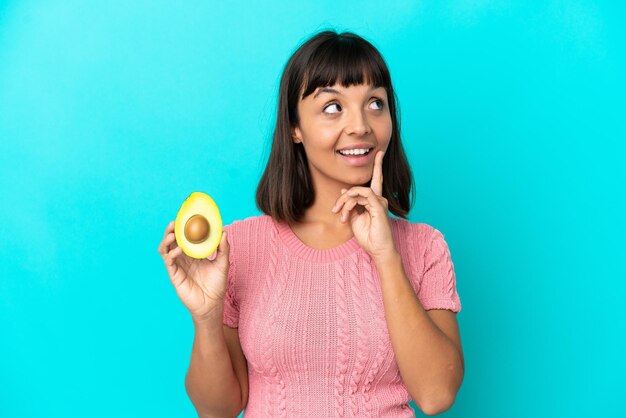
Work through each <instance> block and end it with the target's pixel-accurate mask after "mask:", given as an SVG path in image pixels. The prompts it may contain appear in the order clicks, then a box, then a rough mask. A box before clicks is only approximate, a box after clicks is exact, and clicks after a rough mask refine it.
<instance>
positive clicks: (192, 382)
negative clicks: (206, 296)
mask: <svg viewBox="0 0 626 418" xmlns="http://www.w3.org/2000/svg"><path fill="white" fill-rule="evenodd" d="M222 315H223V306H222V307H220V308H219V309H216V312H215V315H214V316H213V317H211V318H210V319H207V320H206V321H203V322H196V321H194V328H195V336H194V340H193V348H192V351H191V361H190V364H189V370H188V371H187V375H186V376H185V388H186V389H187V394H188V395H189V398H190V399H191V401H192V403H193V404H194V407H195V408H196V411H197V413H198V416H199V417H201V418H209V417H211V418H213V417H237V415H239V413H240V412H241V411H242V410H243V401H242V396H241V393H242V390H241V386H240V384H239V380H238V379H237V376H236V374H235V370H234V368H233V364H232V361H231V358H230V355H229V351H228V346H227V344H226V338H225V336H224V330H223V325H222Z"/></svg>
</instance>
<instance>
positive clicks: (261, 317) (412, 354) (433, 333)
mask: <svg viewBox="0 0 626 418" xmlns="http://www.w3.org/2000/svg"><path fill="white" fill-rule="evenodd" d="M412 185H413V181H412V174H411V171H410V168H409V166H408V163H407V160H406V157H405V154H404V151H403V148H402V144H401V142H400V126H399V123H398V119H397V115H396V103H395V95H394V91H393V87H392V84H391V78H390V75H389V71H388V69H387V66H386V64H385V62H384V60H383V58H382V57H381V55H380V53H379V52H378V51H377V50H376V48H375V47H374V46H372V45H371V44H370V43H369V42H367V41H366V40H364V39H363V38H361V37H359V36H357V35H355V34H352V33H342V34H337V33H335V32H332V31H324V32H321V33H319V34H317V35H315V36H313V37H312V38H311V39H309V40H308V41H306V42H305V43H304V44H303V45H301V46H300V47H299V48H298V49H297V51H296V52H295V53H294V54H293V56H292V57H291V58H290V60H289V61H288V63H287V65H286V67H285V70H284V73H283V76H282V79H281V84H280V92H279V102H278V115H277V121H276V129H275V132H274V138H273V144H272V150H271V153H270V156H269V161H268V164H267V167H266V170H265V172H264V174H263V176H262V178H261V181H260V183H259V186H258V189H257V195H256V200H257V206H258V207H259V209H260V210H261V211H262V212H263V215H261V216H253V217H249V218H246V219H244V220H240V221H235V222H233V223H232V224H230V225H227V226H225V227H224V234H223V238H222V240H221V243H220V245H219V247H218V250H217V252H216V255H215V256H214V257H215V258H214V259H213V260H210V259H205V260H194V259H190V258H188V257H187V256H185V255H184V254H183V253H182V252H181V250H180V249H179V248H177V247H176V244H175V241H174V236H173V235H174V234H173V233H172V231H173V223H171V224H170V225H169V226H168V228H167V229H166V231H165V236H164V239H163V241H162V243H161V246H160V247H159V252H160V253H161V254H162V256H163V259H164V261H165V264H166V267H167V270H168V273H169V275H170V277H171V280H172V283H173V284H174V286H175V288H176V291H177V294H178V296H179V297H180V298H181V300H182V302H183V303H184V304H185V306H186V307H187V308H188V309H189V310H190V312H191V314H192V318H193V321H194V326H195V331H196V333H195V339H194V344H193V349H192V356H191V361H190V366H189V370H188V373H187V376H186V380H185V382H186V388H187V393H188V394H189V397H190V399H191V400H192V402H193V404H194V406H195V407H196V410H197V412H198V414H199V415H200V416H233V417H234V416H237V415H238V414H239V413H240V412H241V411H242V410H243V409H244V408H245V416H246V417H248V416H250V417H257V416H264V417H265V416H267V417H280V416H286V417H298V416H312V417H336V416H345V417H348V416H354V417H362V416H372V417H412V416H414V413H413V410H412V409H411V408H410V407H409V405H408V402H409V401H410V400H411V399H413V400H414V401H415V403H416V405H417V406H418V407H419V408H420V409H421V410H422V411H423V412H424V413H426V414H428V415H433V414H437V413H440V412H442V411H445V410H447V409H448V408H450V406H451V405H452V404H453V402H454V399H455V396H456V393H457V391H458V389H459V387H460V385H461V382H462V379H463V373H464V364H463V353H462V348H461V342H460V336H459V330H458V325H457V321H456V316H455V314H456V313H458V312H459V311H460V310H461V303H460V299H459V295H458V293H457V291H456V278H455V274H454V268H453V264H452V260H451V258H450V253H449V250H448V246H447V244H446V242H445V240H444V238H443V235H442V234H441V232H439V231H438V230H437V229H435V228H433V227H431V226H429V225H427V224H423V223H411V222H409V221H407V220H406V219H405V218H406V214H407V213H408V212H409V210H410V207H411V204H412V200H413V199H409V194H410V192H412ZM412 197H413V196H412ZM388 211H389V212H391V213H393V214H395V215H397V216H399V217H398V218H393V217H390V216H389V215H388Z"/></svg>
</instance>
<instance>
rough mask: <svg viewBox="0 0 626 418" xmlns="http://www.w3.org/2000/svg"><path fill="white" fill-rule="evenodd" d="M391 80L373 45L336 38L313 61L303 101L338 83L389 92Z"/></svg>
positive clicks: (327, 43) (327, 42)
mask: <svg viewBox="0 0 626 418" xmlns="http://www.w3.org/2000/svg"><path fill="white" fill-rule="evenodd" d="M390 78H391V77H390V75H389V71H388V70H387V65H386V64H385V62H384V61H383V60H382V57H381V56H380V54H379V53H378V51H376V49H375V48H374V47H373V46H372V45H371V44H370V43H369V42H366V41H365V42H364V40H363V39H355V38H351V37H346V36H343V37H336V38H332V39H329V40H327V41H326V42H324V43H323V44H321V45H320V46H319V48H317V50H316V51H315V52H314V53H313V54H312V55H311V56H310V57H309V60H308V62H307V72H306V73H305V74H304V80H303V85H304V92H303V93H302V99H304V98H305V97H307V96H308V95H309V94H311V93H313V92H314V91H315V89H317V88H318V87H328V86H332V85H333V84H335V83H339V84H341V85H342V86H343V87H350V86H351V85H359V84H369V85H372V86H373V87H384V88H385V89H386V90H387V91H389V87H390V85H391V80H390Z"/></svg>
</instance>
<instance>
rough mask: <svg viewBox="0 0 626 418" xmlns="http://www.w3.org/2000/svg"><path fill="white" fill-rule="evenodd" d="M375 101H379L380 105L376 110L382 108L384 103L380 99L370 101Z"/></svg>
mask: <svg viewBox="0 0 626 418" xmlns="http://www.w3.org/2000/svg"><path fill="white" fill-rule="evenodd" d="M376 102H379V103H380V104H379V106H380V107H379V108H378V109H377V110H381V109H382V108H383V105H384V104H385V103H384V102H383V101H382V100H380V99H376V100H374V101H373V102H372V103H376Z"/></svg>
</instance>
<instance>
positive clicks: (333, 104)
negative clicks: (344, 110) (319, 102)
mask: <svg viewBox="0 0 626 418" xmlns="http://www.w3.org/2000/svg"><path fill="white" fill-rule="evenodd" d="M333 106H337V107H338V108H339V109H341V106H339V105H338V104H337V103H331V104H330V105H328V106H326V107H325V108H324V113H330V114H334V113H337V112H326V109H330V108H331V107H333Z"/></svg>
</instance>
